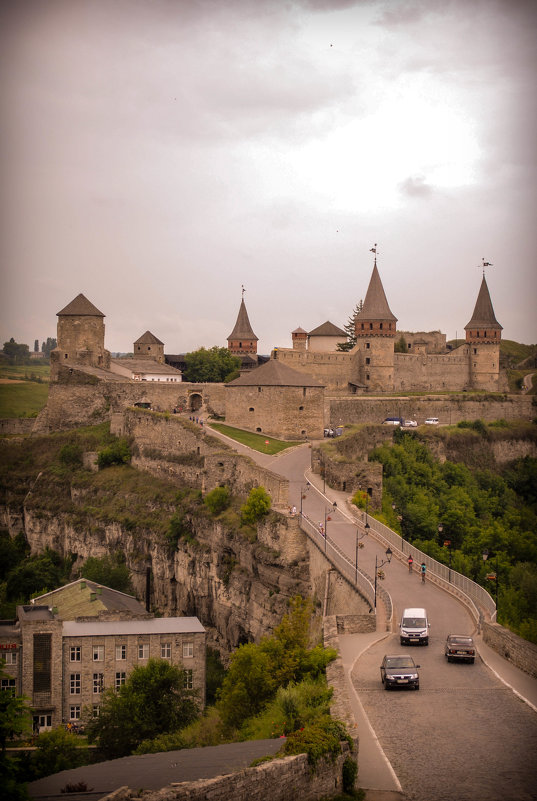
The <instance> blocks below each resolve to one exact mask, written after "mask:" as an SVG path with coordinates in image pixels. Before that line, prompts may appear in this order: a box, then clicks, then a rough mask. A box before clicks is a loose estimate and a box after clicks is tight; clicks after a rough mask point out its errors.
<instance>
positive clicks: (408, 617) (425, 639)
mask: <svg viewBox="0 0 537 801" xmlns="http://www.w3.org/2000/svg"><path fill="white" fill-rule="evenodd" d="M430 627H431V625H430V623H429V620H428V618H427V612H426V611H425V609H422V608H421V607H410V608H409V609H404V610H403V615H402V617H401V623H400V624H399V628H400V629H401V645H407V644H408V645H410V644H411V643H416V645H429V629H430Z"/></svg>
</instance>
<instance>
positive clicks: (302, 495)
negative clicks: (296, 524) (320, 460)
mask: <svg viewBox="0 0 537 801" xmlns="http://www.w3.org/2000/svg"><path fill="white" fill-rule="evenodd" d="M310 486H311V485H310V482H309V481H306V486H305V487H300V517H302V501H303V500H304V498H305V497H306V496H305V495H304V493H305V492H307V491H308V490H309V488H310Z"/></svg>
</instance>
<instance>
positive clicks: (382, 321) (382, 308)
mask: <svg viewBox="0 0 537 801" xmlns="http://www.w3.org/2000/svg"><path fill="white" fill-rule="evenodd" d="M354 325H355V334H356V346H355V348H354V350H353V353H354V354H355V357H356V368H357V374H358V375H357V380H358V382H359V383H360V384H361V385H362V386H364V387H365V389H366V391H367V390H369V391H372V392H390V391H391V390H393V388H394V340H395V335H396V333H397V318H396V317H395V316H394V315H393V314H392V312H391V311H390V307H389V306H388V301H387V300H386V295H385V293H384V287H383V286H382V281H381V280H380V275H379V272H378V269H377V257H376V254H375V263H374V265H373V272H372V274H371V280H370V281H369V287H368V289H367V293H366V296H365V300H364V302H363V306H362V310H361V311H360V312H359V313H358V314H357V315H356V317H355V323H354Z"/></svg>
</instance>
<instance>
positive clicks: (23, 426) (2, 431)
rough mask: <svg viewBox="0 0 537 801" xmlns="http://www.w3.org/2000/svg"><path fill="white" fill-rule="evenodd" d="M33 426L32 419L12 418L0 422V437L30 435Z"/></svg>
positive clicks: (33, 420) (33, 419) (33, 421)
mask: <svg viewBox="0 0 537 801" xmlns="http://www.w3.org/2000/svg"><path fill="white" fill-rule="evenodd" d="M34 426H35V418H34V417H14V418H9V419H4V420H0V436H8V437H12V436H16V435H17V434H19V435H22V434H31V433H32V431H33V428H34Z"/></svg>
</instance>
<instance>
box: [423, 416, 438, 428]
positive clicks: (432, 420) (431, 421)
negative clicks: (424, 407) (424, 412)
mask: <svg viewBox="0 0 537 801" xmlns="http://www.w3.org/2000/svg"><path fill="white" fill-rule="evenodd" d="M425 425H426V426H437V425H438V417H428V418H427V420H426V421H425Z"/></svg>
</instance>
